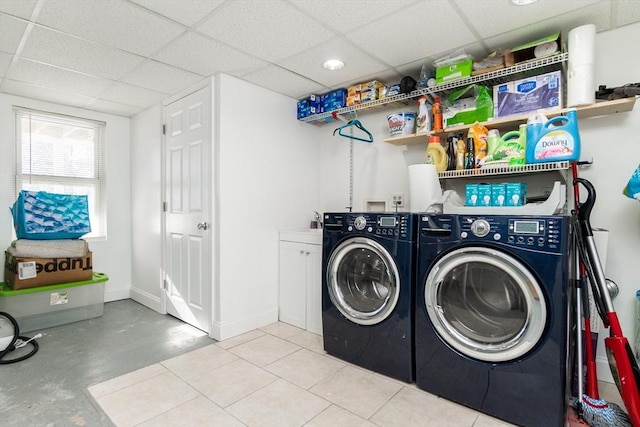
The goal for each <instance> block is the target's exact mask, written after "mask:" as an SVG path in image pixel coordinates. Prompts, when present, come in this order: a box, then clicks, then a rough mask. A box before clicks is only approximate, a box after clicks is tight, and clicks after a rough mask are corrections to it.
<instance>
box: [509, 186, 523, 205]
mask: <svg viewBox="0 0 640 427" xmlns="http://www.w3.org/2000/svg"><path fill="white" fill-rule="evenodd" d="M506 190H507V194H506V196H507V198H506V202H505V206H523V205H525V204H526V203H527V184H524V183H520V182H507V184H506Z"/></svg>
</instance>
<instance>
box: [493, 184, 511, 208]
mask: <svg viewBox="0 0 640 427" xmlns="http://www.w3.org/2000/svg"><path fill="white" fill-rule="evenodd" d="M506 198H507V185H506V184H491V206H504V205H505V203H506Z"/></svg>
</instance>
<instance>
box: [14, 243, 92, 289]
mask: <svg viewBox="0 0 640 427" xmlns="http://www.w3.org/2000/svg"><path fill="white" fill-rule="evenodd" d="M4 256H5V260H4V280H5V281H6V282H7V283H8V284H9V286H10V287H11V288H12V289H14V290H15V289H27V288H36V287H39V286H46V285H57V284H60V283H70V282H80V281H83V280H91V278H92V276H93V258H92V253H91V252H88V253H87V254H86V255H85V256H84V257H79V258H20V257H18V258H16V257H14V256H13V255H11V254H10V253H9V252H7V251H5V253H4Z"/></svg>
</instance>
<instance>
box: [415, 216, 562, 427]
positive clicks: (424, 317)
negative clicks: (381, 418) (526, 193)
mask: <svg viewBox="0 0 640 427" xmlns="http://www.w3.org/2000/svg"><path fill="white" fill-rule="evenodd" d="M569 225H570V220H569V218H568V217H559V216H549V217H532V216H518V217H511V216H502V215H499V216H498V215H495V216H482V215H473V216H471V215H444V214H440V215H426V214H425V215H421V216H420V218H419V225H418V259H417V278H416V280H417V285H416V287H417V289H416V313H415V316H416V322H415V334H416V343H415V345H416V385H417V386H418V387H419V388H421V389H423V390H426V391H429V392H431V393H434V394H436V395H439V396H442V397H444V398H447V399H449V400H452V401H455V402H458V403H461V404H463V405H466V406H469V407H471V408H473V409H476V410H478V411H481V412H484V413H486V414H489V415H491V416H494V417H498V418H502V419H504V420H506V421H509V422H511V423H516V424H521V425H526V426H545V427H549V426H562V425H564V424H565V414H566V409H567V406H568V405H569V393H570V387H569V386H568V381H569V380H570V378H571V376H570V375H569V367H570V366H572V364H571V363H570V359H571V358H572V350H571V347H570V336H571V335H570V328H572V327H573V326H572V325H573V324H574V323H575V322H574V321H572V318H573V316H572V311H573V310H572V309H571V307H570V303H569V301H570V300H571V295H572V290H571V289H572V287H571V284H570V280H569V277H570V272H571V271H572V269H571V261H570V258H571V256H570V247H571V245H570V227H569Z"/></svg>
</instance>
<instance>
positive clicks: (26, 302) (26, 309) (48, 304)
mask: <svg viewBox="0 0 640 427" xmlns="http://www.w3.org/2000/svg"><path fill="white" fill-rule="evenodd" d="M100 275H101V273H94V280H91V281H85V282H75V283H66V284H62V285H53V286H43V287H40V288H30V289H18V290H11V289H10V288H8V287H7V286H6V285H4V284H0V311H3V312H6V313H9V314H10V315H11V316H12V317H14V318H15V319H16V321H17V322H18V326H19V327H20V333H22V332H31V331H36V330H40V329H45V328H51V327H54V326H59V325H64V324H67V323H72V322H78V321H80V320H86V319H91V318H94V317H100V316H102V312H103V309H104V282H105V281H106V280H107V276H106V275H102V276H100ZM98 280H99V281H98Z"/></svg>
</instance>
